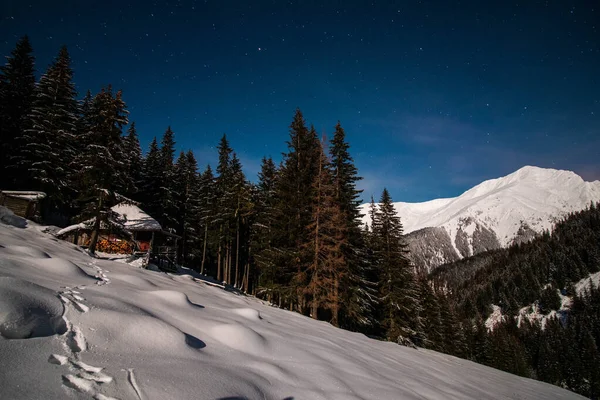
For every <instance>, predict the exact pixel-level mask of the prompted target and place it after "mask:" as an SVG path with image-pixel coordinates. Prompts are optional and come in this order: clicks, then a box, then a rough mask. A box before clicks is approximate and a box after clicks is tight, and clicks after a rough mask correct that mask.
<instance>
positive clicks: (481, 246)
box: [362, 166, 600, 269]
mask: <svg viewBox="0 0 600 400" xmlns="http://www.w3.org/2000/svg"><path fill="white" fill-rule="evenodd" d="M592 201H600V181H595V182H585V181H584V180H583V179H582V178H581V177H580V176H579V175H577V174H575V173H574V172H570V171H562V170H555V169H544V168H538V167H531V166H526V167H523V168H521V169H519V170H518V171H516V172H514V173H512V174H510V175H507V176H505V177H503V178H498V179H491V180H488V181H485V182H483V183H481V184H479V185H477V186H475V187H474V188H472V189H470V190H468V191H466V192H465V193H463V194H462V195H460V196H458V197H456V198H450V199H437V200H432V201H428V202H424V203H394V206H395V207H396V210H397V211H398V214H399V215H400V217H401V218H402V223H403V225H404V232H405V233H407V234H408V233H411V232H414V233H413V234H412V235H409V236H408V240H409V242H411V243H409V244H410V245H411V250H413V253H414V256H415V257H417V258H420V259H418V260H415V261H416V262H417V264H421V265H423V266H425V267H427V268H428V269H430V268H431V267H435V266H437V265H440V264H442V263H444V262H449V261H455V260H457V259H460V258H463V257H468V256H470V255H473V254H476V253H479V252H481V251H485V250H489V249H494V248H498V247H505V246H507V245H510V244H512V243H513V242H515V241H520V240H528V239H530V238H531V237H532V236H533V235H534V234H536V233H540V232H542V231H543V230H545V229H551V228H552V226H553V225H554V223H555V221H556V220H557V219H560V218H561V217H563V216H564V215H565V214H567V213H569V212H571V211H579V210H581V209H583V208H585V207H587V206H589V204H590V202H592ZM362 207H363V213H364V214H365V217H364V222H365V223H367V222H368V217H367V216H366V215H367V214H368V213H367V210H368V204H365V205H363V206H362ZM435 227H439V228H443V230H444V231H445V233H446V234H447V236H448V239H449V242H450V244H451V245H452V249H450V252H448V251H447V249H444V251H443V252H442V251H441V250H440V248H443V247H444V246H443V243H442V242H440V240H437V241H436V243H428V242H427V240H426V238H427V237H430V238H431V236H436V237H439V235H438V234H435V235H434V234H433V233H432V232H430V231H429V230H430V228H435ZM437 242H440V243H437ZM452 250H453V251H452Z"/></svg>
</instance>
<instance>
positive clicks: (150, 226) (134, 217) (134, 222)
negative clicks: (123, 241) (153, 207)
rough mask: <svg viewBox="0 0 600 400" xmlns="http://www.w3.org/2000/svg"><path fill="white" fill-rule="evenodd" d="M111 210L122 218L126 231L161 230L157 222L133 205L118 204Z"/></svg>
mask: <svg viewBox="0 0 600 400" xmlns="http://www.w3.org/2000/svg"><path fill="white" fill-rule="evenodd" d="M112 210H113V211H114V212H116V213H117V214H119V215H120V216H121V217H122V219H123V227H124V228H125V229H127V230H128V231H160V230H162V227H161V226H160V224H159V223H158V221H157V220H155V219H154V218H152V217H151V216H149V215H148V214H146V212H145V211H144V210H142V209H141V208H139V207H138V206H136V205H134V204H127V203H120V204H117V205H116V206H114V207H112Z"/></svg>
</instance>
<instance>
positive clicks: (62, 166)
mask: <svg viewBox="0 0 600 400" xmlns="http://www.w3.org/2000/svg"><path fill="white" fill-rule="evenodd" d="M72 78H73V70H72V69H71V58H70V57H69V53H68V51H67V48H66V47H63V48H61V50H60V52H59V53H58V56H57V57H56V59H55V60H54V62H53V63H52V65H51V66H50V67H49V68H48V70H47V71H46V73H45V74H44V75H42V77H41V79H40V82H39V83H38V85H37V87H36V89H35V97H34V101H33V105H32V108H31V113H30V115H29V117H28V118H29V120H30V123H31V125H30V128H29V129H27V130H26V131H25V134H24V138H23V143H25V145H24V146H21V154H19V163H20V165H21V166H22V167H23V168H26V169H27V170H28V171H29V174H30V178H31V179H32V181H33V187H34V188H35V189H37V190H40V191H44V192H46V194H47V196H48V197H47V208H46V211H48V209H49V210H50V211H51V212H52V211H54V212H57V211H58V212H59V213H65V209H66V207H67V205H68V203H69V201H70V199H71V196H72V193H71V192H70V187H69V179H68V178H69V176H70V175H71V173H72V171H71V170H70V165H71V163H72V161H73V159H74V156H75V152H74V142H75V136H74V133H75V129H76V123H77V113H78V106H77V101H76V100H75V96H76V92H75V85H74V84H73V82H72Z"/></svg>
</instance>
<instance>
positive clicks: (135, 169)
mask: <svg viewBox="0 0 600 400" xmlns="http://www.w3.org/2000/svg"><path fill="white" fill-rule="evenodd" d="M123 152H124V155H125V158H126V162H127V174H128V175H129V181H130V182H131V184H132V185H131V186H130V187H128V188H127V190H126V191H125V193H126V194H127V196H128V197H131V198H135V197H137V195H138V193H139V191H140V186H141V180H142V149H141V147H140V140H139V138H138V135H137V131H136V129H135V122H132V123H131V125H129V129H127V136H125V139H124V141H123Z"/></svg>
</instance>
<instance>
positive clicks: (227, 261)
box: [225, 241, 231, 285]
mask: <svg viewBox="0 0 600 400" xmlns="http://www.w3.org/2000/svg"><path fill="white" fill-rule="evenodd" d="M230 253H231V242H229V241H228V242H227V247H226V248H225V282H227V284H228V285H231V254H230Z"/></svg>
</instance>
